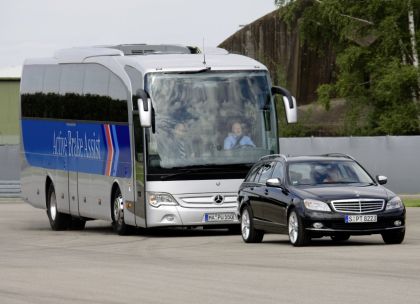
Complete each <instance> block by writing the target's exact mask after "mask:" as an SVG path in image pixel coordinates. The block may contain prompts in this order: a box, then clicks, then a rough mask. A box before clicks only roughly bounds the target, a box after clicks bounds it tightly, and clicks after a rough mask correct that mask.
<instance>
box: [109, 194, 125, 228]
mask: <svg viewBox="0 0 420 304" xmlns="http://www.w3.org/2000/svg"><path fill="white" fill-rule="evenodd" d="M111 208H112V210H111V215H112V227H113V228H114V231H115V232H116V233H118V234H119V235H126V234H127V233H128V226H127V225H126V224H125V222H124V207H123V197H122V194H121V191H120V189H117V190H116V191H115V194H114V197H113V199H112V207H111Z"/></svg>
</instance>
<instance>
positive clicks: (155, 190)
mask: <svg viewBox="0 0 420 304" xmlns="http://www.w3.org/2000/svg"><path fill="white" fill-rule="evenodd" d="M238 86H241V87H238ZM253 86H256V87H257V86H259V88H257V89H255V90H254V88H253ZM241 88H242V89H241ZM244 88H245V89H244ZM261 88H263V90H262V89H261ZM267 88H268V89H270V90H269V92H268V91H267ZM238 90H242V91H243V92H242V93H241V94H239V93H235V92H237V91H238ZM258 90H259V91H258ZM254 91H255V92H257V91H258V93H255V92H254ZM260 91H261V92H260ZM174 92H175V93H174ZM223 92H227V93H223ZM178 93H179V94H178ZM222 93H223V94H225V95H226V96H225V97H223V96H224V95H223V94H222ZM177 94H178V95H179V96H177ZM258 94H259V95H261V96H263V97H262V98H261V100H260V99H258V98H257V97H255V96H257V95H258ZM264 94H265V95H264ZM259 95H258V96H259ZM228 97H230V99H229V98H228ZM142 98H143V99H142ZM177 98H178V99H179V100H178V99H177ZM232 98H236V99H235V100H236V101H234V102H232V101H231V100H232ZM264 98H265V99H264ZM247 99H249V100H251V99H252V100H253V101H252V102H250V101H249V100H247ZM283 100H284V105H285V108H286V112H287V115H288V119H290V120H291V121H292V122H293V120H296V102H295V100H294V98H292V97H291V96H289V95H287V94H283ZM143 102H144V105H143ZM147 102H149V104H148V105H147ZM143 106H144V108H145V109H153V116H150V117H151V122H150V124H151V127H149V128H147V127H141V123H143V122H144V121H143V122H141V121H140V118H139V112H140V115H141V113H143ZM148 106H149V108H148ZM242 107H243V108H242ZM139 108H140V109H139ZM151 111H152V110H150V112H151ZM254 112H255V113H254ZM256 112H258V113H256ZM150 115H152V114H150ZM289 116H290V117H289ZM142 119H143V120H144V118H142ZM229 119H232V121H234V120H235V121H239V122H241V123H243V122H245V123H246V122H247V120H249V121H248V124H250V126H248V127H249V129H250V130H251V131H250V132H251V133H252V132H253V133H252V134H254V139H253V141H254V142H255V143H254V142H252V139H251V137H252V136H249V138H250V140H251V142H252V145H253V146H251V145H249V146H251V147H248V149H232V150H227V149H224V148H223V138H222V137H221V135H222V134H223V133H224V132H225V134H224V135H227V134H228V133H229V131H230V125H228V124H227V121H228V120H229ZM179 123H180V124H182V126H181V129H182V128H183V129H184V130H183V132H184V137H182V138H183V140H185V141H187V140H189V141H191V142H192V143H191V144H190V146H191V147H192V148H191V151H189V154H188V155H187V157H185V159H183V160H181V157H180V156H176V157H174V156H170V153H172V152H173V150H175V144H174V143H173V142H172V141H171V140H173V139H174V138H175V137H176V135H173V134H172V133H171V132H173V131H174V129H176V128H177V127H178V125H177V124H179ZM276 123H277V118H276V114H275V107H274V101H273V97H272V90H271V83H270V79H269V75H268V72H267V68H266V67H265V66H263V65H262V64H261V63H259V62H257V61H255V60H253V59H251V58H248V57H244V56H239V55H233V54H228V53H227V52H226V51H224V50H221V49H215V50H213V51H211V52H209V53H207V54H202V53H200V51H199V50H198V49H196V48H189V47H182V46H165V45H158V46H147V45H120V46H110V47H88V48H74V49H67V50H62V51H59V52H57V53H56V54H55V56H54V57H53V58H46V59H29V60H26V61H25V64H24V68H23V76H22V81H21V160H22V161H21V163H22V168H21V184H22V197H23V199H24V200H25V201H26V202H28V203H29V204H31V205H33V206H34V207H37V208H43V209H47V210H49V209H48V208H49V207H51V206H50V205H51V204H52V203H51V201H50V200H51V199H52V198H51V189H53V191H54V194H55V196H54V199H55V200H56V203H55V204H56V210H49V212H50V213H51V212H55V211H56V212H57V214H64V215H68V216H69V217H71V219H81V220H89V219H102V220H108V221H113V222H117V221H118V220H121V221H122V222H123V224H124V225H130V226H138V227H159V226H206V225H230V224H237V223H238V219H237V218H236V217H235V216H233V215H234V214H235V211H236V207H237V201H236V196H237V190H238V188H239V185H240V183H241V182H242V181H243V179H244V177H245V175H246V173H247V171H248V170H247V169H248V168H249V167H250V165H252V163H253V162H255V161H256V160H257V159H258V158H259V157H261V156H262V155H265V154H272V153H277V152H278V140H277V133H276V132H277V129H276V128H277V124H276ZM146 124H147V123H146ZM244 125H245V124H244ZM218 128H220V129H218ZM244 128H245V127H244ZM185 134H187V136H185ZM245 137H246V136H245ZM242 139H243V136H242V137H241V140H242ZM225 141H226V140H225ZM51 187H52V188H51ZM117 193H118V194H120V196H119V197H120V198H121V199H120V200H118V197H116V194H117ZM116 201H118V202H120V203H118V204H117V205H118V207H116V206H117V205H116ZM118 208H119V209H120V210H118ZM119 212H120V213H121V215H123V216H122V217H121V218H117V217H118V214H119ZM50 213H49V215H50ZM50 221H51V218H50Z"/></svg>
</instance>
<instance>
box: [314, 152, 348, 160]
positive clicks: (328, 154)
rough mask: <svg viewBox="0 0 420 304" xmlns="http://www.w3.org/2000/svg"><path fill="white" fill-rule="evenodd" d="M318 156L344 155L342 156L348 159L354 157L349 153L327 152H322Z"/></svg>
mask: <svg viewBox="0 0 420 304" xmlns="http://www.w3.org/2000/svg"><path fill="white" fill-rule="evenodd" d="M320 156H327V157H344V158H348V159H351V160H355V159H354V157H352V156H351V155H348V154H345V153H327V154H322V155H320Z"/></svg>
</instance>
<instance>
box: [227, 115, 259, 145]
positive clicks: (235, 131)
mask: <svg viewBox="0 0 420 304" xmlns="http://www.w3.org/2000/svg"><path fill="white" fill-rule="evenodd" d="M242 147H255V144H254V143H253V142H252V139H251V138H249V137H248V136H246V135H244V134H242V125H241V123H240V122H238V121H235V122H234V123H233V124H232V133H229V135H228V136H227V137H226V138H225V141H224V145H223V148H224V149H225V150H230V149H237V148H242Z"/></svg>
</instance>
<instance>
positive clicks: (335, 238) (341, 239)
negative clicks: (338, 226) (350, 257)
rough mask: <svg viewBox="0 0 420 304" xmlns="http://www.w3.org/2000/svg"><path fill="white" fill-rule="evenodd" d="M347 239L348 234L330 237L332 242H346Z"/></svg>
mask: <svg viewBox="0 0 420 304" xmlns="http://www.w3.org/2000/svg"><path fill="white" fill-rule="evenodd" d="M349 238H350V235H349V234H337V235H332V236H331V240H333V242H344V241H347V240H348V239H349Z"/></svg>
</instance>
